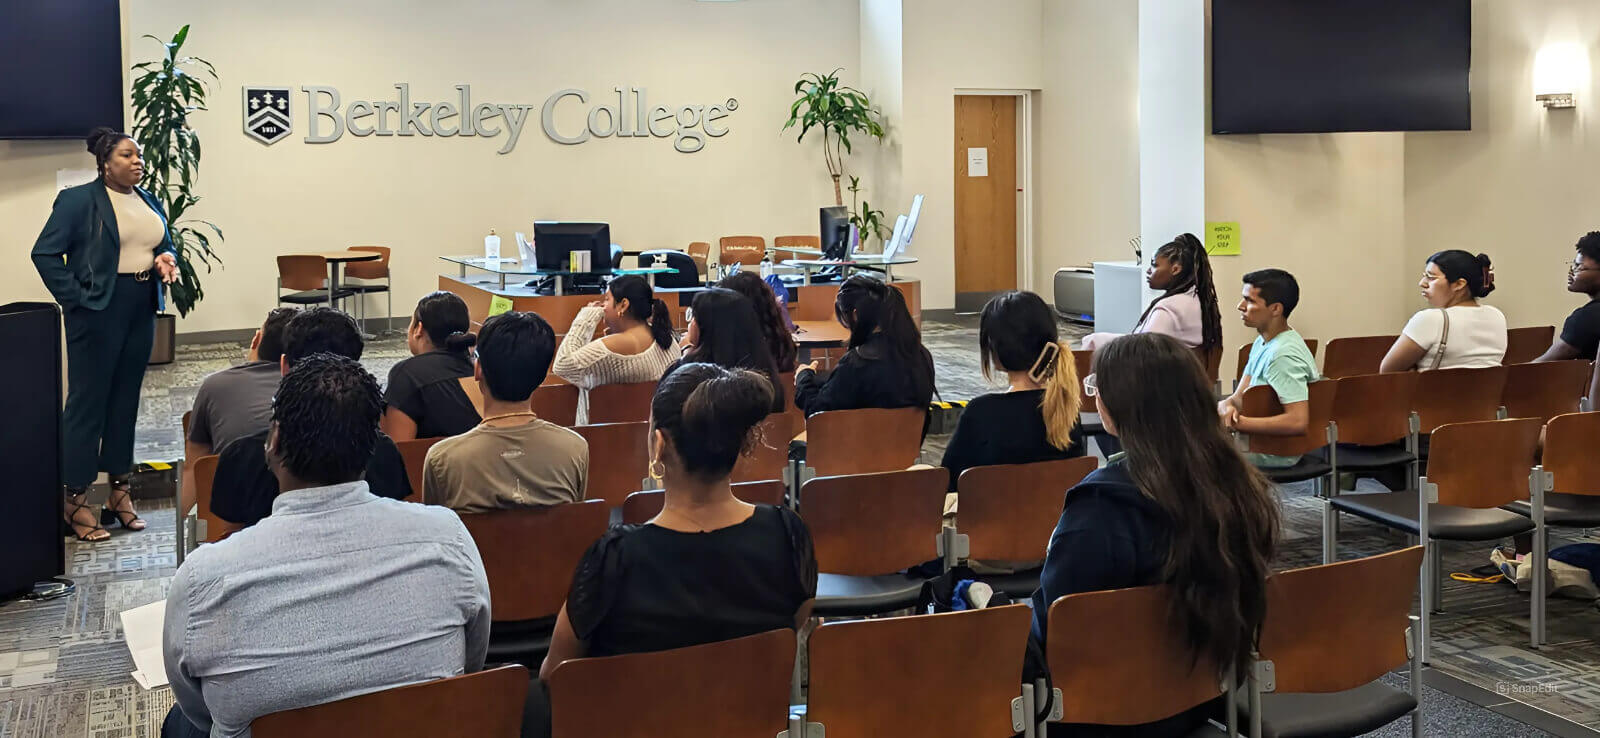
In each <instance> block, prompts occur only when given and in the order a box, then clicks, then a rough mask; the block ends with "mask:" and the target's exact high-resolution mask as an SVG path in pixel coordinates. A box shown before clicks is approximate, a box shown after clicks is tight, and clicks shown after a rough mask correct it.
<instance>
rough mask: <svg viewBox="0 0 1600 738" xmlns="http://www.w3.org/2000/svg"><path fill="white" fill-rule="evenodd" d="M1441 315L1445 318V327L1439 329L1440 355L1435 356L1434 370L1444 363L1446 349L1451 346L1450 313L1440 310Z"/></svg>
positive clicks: (1443, 309)
mask: <svg viewBox="0 0 1600 738" xmlns="http://www.w3.org/2000/svg"><path fill="white" fill-rule="evenodd" d="M1439 314H1440V315H1441V316H1443V317H1444V325H1443V326H1442V327H1440V329H1439V353H1437V354H1434V356H1433V367H1432V368H1433V369H1438V368H1439V364H1440V363H1442V362H1443V361H1444V350H1445V347H1446V346H1448V345H1450V311H1449V310H1448V309H1446V308H1439Z"/></svg>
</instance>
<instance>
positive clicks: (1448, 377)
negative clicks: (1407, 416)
mask: <svg viewBox="0 0 1600 738" xmlns="http://www.w3.org/2000/svg"><path fill="white" fill-rule="evenodd" d="M1505 386H1506V368H1505V367H1503V366H1491V367H1484V368H1482V369H1438V370H1434V371H1426V372H1417V392H1416V394H1415V395H1413V396H1412V400H1411V409H1412V411H1414V412H1416V414H1417V423H1418V424H1417V428H1418V430H1419V435H1418V437H1417V458H1418V459H1419V461H1418V472H1417V474H1415V475H1413V476H1420V475H1421V470H1422V469H1423V468H1425V467H1423V466H1422V463H1423V462H1426V461H1427V460H1428V455H1429V448H1430V441H1429V435H1430V434H1431V433H1433V429H1434V428H1438V427H1439V426H1441V425H1446V424H1448V423H1472V422H1476V421H1479V420H1494V419H1496V418H1499V417H1500V398H1501V396H1502V394H1503V393H1504V392H1505Z"/></svg>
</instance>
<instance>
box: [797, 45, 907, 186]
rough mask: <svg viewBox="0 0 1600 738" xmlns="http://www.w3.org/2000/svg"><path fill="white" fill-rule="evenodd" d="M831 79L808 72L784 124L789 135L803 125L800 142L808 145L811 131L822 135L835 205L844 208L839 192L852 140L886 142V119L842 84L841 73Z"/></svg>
mask: <svg viewBox="0 0 1600 738" xmlns="http://www.w3.org/2000/svg"><path fill="white" fill-rule="evenodd" d="M841 69H842V68H841ZM841 69H835V70H833V72H831V73H829V74H827V75H821V74H817V73H815V72H806V73H805V74H802V75H800V80H799V81H798V82H795V83H794V92H795V94H796V95H799V97H798V98H796V99H795V101H794V103H793V104H791V105H790V106H789V121H788V122H787V123H784V124H783V130H785V131H787V130H789V129H790V128H792V127H794V125H795V124H799V125H800V135H799V137H797V138H795V141H796V142H799V141H804V140H805V138H806V134H807V133H810V132H811V129H813V128H817V129H821V131H822V154H823V156H824V157H825V158H826V159H827V162H828V176H829V177H831V178H832V179H833V204H835V205H843V204H844V193H843V192H841V191H840V189H839V178H840V177H843V176H844V155H845V154H848V153H851V146H850V136H851V135H852V134H865V135H868V136H871V137H873V138H875V139H878V140H882V139H883V123H882V122H881V119H882V117H883V116H882V115H880V114H879V113H878V112H877V111H875V110H873V109H872V101H870V100H868V99H867V96H866V94H865V93H863V92H861V91H860V90H857V89H855V88H854V87H849V86H845V85H841V84H839V72H840V71H841Z"/></svg>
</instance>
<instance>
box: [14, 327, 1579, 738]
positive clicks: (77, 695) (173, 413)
mask: <svg viewBox="0 0 1600 738" xmlns="http://www.w3.org/2000/svg"><path fill="white" fill-rule="evenodd" d="M1064 330H1065V332H1066V333H1067V335H1071V336H1079V335H1082V334H1083V333H1085V332H1086V331H1084V330H1083V329H1081V328H1078V327H1075V326H1072V327H1065V328H1064ZM976 333H977V331H976V324H975V321H974V320H973V319H972V318H970V317H965V316H963V317H958V318H954V319H947V320H946V322H940V321H936V320H932V319H930V320H928V321H927V323H926V325H925V330H924V340H925V342H926V344H927V345H928V347H929V349H930V350H931V351H932V352H933V354H934V357H935V362H936V365H937V372H938V379H939V382H938V383H939V389H940V393H941V396H942V397H943V398H944V399H947V400H948V399H967V398H970V397H972V396H975V395H977V394H981V393H982V392H986V391H992V390H993V388H992V387H989V386H988V385H986V384H984V382H983V380H982V378H981V376H980V375H979V373H978V372H977V370H976V366H977V348H976ZM242 355H243V354H242V348H241V346H240V345H238V344H210V345H203V346H181V347H180V348H179V358H178V361H177V362H175V363H173V364H171V365H168V366H164V367H152V368H151V370H150V371H149V373H148V374H147V376H146V380H145V393H144V397H143V404H142V405H141V410H140V426H139V434H138V453H137V457H138V458H139V459H142V460H170V459H177V458H179V457H180V456H181V455H182V439H181V435H180V430H179V419H180V417H181V416H182V414H183V412H184V411H185V410H187V409H189V407H190V405H191V403H192V402H193V398H194V393H195V390H196V388H197V386H198V385H199V382H200V379H201V378H202V377H204V376H205V375H206V374H209V373H210V372H212V371H215V370H217V369H220V368H223V367H226V366H229V365H231V364H233V363H236V362H237V361H239V360H240V359H241V358H242ZM404 356H405V345H404V341H403V340H400V339H398V338H393V337H391V338H387V339H384V340H380V341H374V342H373V343H371V344H369V345H368V348H367V351H366V354H365V356H364V361H365V363H366V364H367V366H368V367H369V369H371V370H372V371H373V372H374V373H375V374H376V375H377V376H378V377H379V378H380V379H382V378H384V377H386V376H387V373H388V369H389V367H390V366H392V365H393V364H394V362H396V361H398V360H399V359H401V358H403V357H404ZM947 440H948V437H947V436H933V437H930V438H929V439H928V443H927V444H926V446H925V447H924V459H925V460H928V461H934V462H936V461H937V459H938V458H939V456H940V454H941V453H942V451H943V445H944V443H945V442H946V441H947ZM1282 492H1283V498H1282V501H1283V508H1284V511H1285V515H1284V545H1283V548H1282V551H1281V553H1280V557H1279V560H1278V562H1277V566H1278V568H1293V567H1298V566H1305V565H1310V564H1315V563H1319V562H1320V551H1321V549H1320V543H1319V540H1320V535H1321V524H1320V507H1319V504H1318V502H1317V501H1316V499H1315V498H1314V497H1312V496H1311V495H1310V491H1309V488H1308V487H1307V486H1305V485H1295V486H1290V487H1286V488H1284V489H1283V490H1282ZM141 510H142V512H143V514H144V516H145V518H146V520H148V521H149V523H150V528H149V529H148V530H147V531H145V532H143V533H129V532H125V531H122V530H121V529H114V530H113V533H112V538H111V539H110V540H109V541H106V542H102V543H96V544H87V543H78V542H76V541H68V543H67V546H68V561H69V563H68V567H69V573H68V576H70V577H71V578H73V579H74V580H75V581H76V582H77V585H78V591H77V594H75V595H73V596H71V597H67V598H62V599H59V600H53V601H48V602H12V603H9V604H5V605H3V606H0V738H10V737H12V736H15V737H16V738H153V737H154V736H156V735H158V734H159V726H160V722H161V719H162V718H163V717H164V715H165V714H166V711H167V709H168V707H169V706H170V705H171V703H172V696H171V690H170V689H168V688H164V687H163V688H159V689H156V690H151V691H148V692H146V691H144V690H142V689H140V688H139V687H138V686H137V685H135V684H134V682H133V680H132V679H131V678H130V677H129V673H130V672H131V671H132V670H133V665H132V661H131V658H130V656H129V654H128V650H127V647H126V646H125V645H124V644H123V642H122V632H121V623H120V622H119V620H118V617H117V615H118V613H119V612H121V611H123V610H127V609H130V608H132V607H136V606H139V605H143V604H146V603H149V602H153V601H156V600H159V599H161V598H163V597H164V596H165V593H166V588H167V583H168V581H169V580H170V578H171V576H172V573H173V570H174V567H175V566H176V561H177V557H176V551H175V549H174V546H175V536H174V532H175V521H174V517H175V511H174V510H173V507H172V504H171V502H170V501H167V502H164V503H163V501H160V500H147V501H144V502H143V503H142V504H141ZM1593 533H1594V531H1577V532H1575V534H1571V533H1569V534H1558V535H1555V536H1552V538H1553V544H1552V545H1559V544H1560V543H1565V542H1570V541H1574V540H1600V539H1597V538H1595V537H1594V536H1593ZM1340 541H1341V546H1340V555H1341V557H1342V558H1354V557H1357V556H1361V555H1367V554H1373V553H1379V552H1382V551H1388V550H1393V549H1395V548H1398V547H1401V546H1403V545H1405V541H1404V540H1403V538H1402V537H1401V536H1399V535H1397V534H1392V533H1390V532H1388V531H1386V530H1383V529H1380V528H1378V527H1377V526H1374V525H1371V524H1367V523H1365V522H1362V521H1357V520H1351V519H1348V518H1346V520H1345V522H1344V524H1343V525H1342V527H1341V535H1340ZM1487 556H1488V547H1486V546H1481V545H1470V546H1468V545H1452V544H1446V546H1445V569H1446V571H1466V570H1468V569H1471V568H1473V567H1476V566H1478V565H1480V564H1482V563H1486V562H1487ZM1444 605H1445V607H1446V610H1447V613H1446V614H1444V615H1442V616H1438V617H1437V618H1436V620H1435V621H1434V627H1435V630H1434V661H1435V663H1434V668H1435V669H1437V670H1438V671H1440V672H1442V673H1445V674H1448V675H1451V676H1454V677H1457V678H1459V679H1461V680H1464V681H1466V682H1468V683H1471V684H1473V685H1476V686H1479V687H1482V688H1484V689H1486V690H1489V691H1490V692H1495V693H1497V694H1501V695H1505V701H1515V702H1520V703H1523V704H1526V705H1528V706H1530V707H1533V708H1537V709H1539V710H1543V711H1545V712H1548V713H1551V714H1553V715H1556V716H1560V717H1562V718H1565V719H1566V720H1570V721H1572V722H1573V723H1578V724H1585V725H1588V726H1589V727H1591V728H1596V729H1600V611H1597V610H1596V608H1595V605H1594V604H1593V603H1588V602H1576V601H1572V600H1560V599H1552V600H1551V601H1550V608H1549V613H1550V616H1549V619H1550V628H1551V645H1550V646H1548V647H1547V648H1545V649H1543V650H1537V651H1536V650H1533V649H1530V648H1529V647H1528V645H1527V618H1528V613H1527V610H1528V600H1527V597H1526V596H1525V595H1519V594H1517V593H1516V592H1514V591H1513V590H1512V589H1511V588H1510V587H1509V586H1507V585H1489V584H1468V583H1462V582H1455V581H1450V580H1446V581H1445V583H1444ZM1391 681H1398V680H1397V679H1396V678H1394V677H1391ZM1425 692H1426V694H1425V699H1424V704H1425V705H1426V707H1427V709H1428V710H1429V711H1430V712H1431V713H1432V717H1430V722H1429V729H1428V731H1427V734H1428V735H1439V736H1461V735H1495V736H1513V735H1515V736H1540V735H1547V733H1545V732H1543V731H1541V730H1538V729H1535V728H1533V727H1531V726H1528V725H1525V724H1523V723H1520V722H1517V721H1515V720H1512V719H1510V718H1508V717H1505V716H1504V715H1501V714H1497V713H1496V712H1491V711H1489V710H1485V709H1483V708H1480V707H1477V706H1476V705H1473V704H1471V703H1468V702H1465V701H1463V700H1460V699H1456V698H1454V697H1450V696H1449V695H1446V694H1443V693H1439V692H1436V691H1434V690H1432V689H1425ZM1497 709H1499V708H1497ZM1500 711H1501V712H1504V710H1500ZM1374 735H1384V736H1402V735H1409V727H1408V725H1407V721H1405V720H1401V721H1399V722H1397V723H1395V724H1393V725H1390V726H1387V727H1386V728H1384V729H1382V730H1380V731H1378V732H1377V733H1375V734H1374Z"/></svg>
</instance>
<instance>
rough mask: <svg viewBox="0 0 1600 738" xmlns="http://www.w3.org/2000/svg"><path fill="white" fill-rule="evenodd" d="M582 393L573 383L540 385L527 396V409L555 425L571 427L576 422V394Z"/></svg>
mask: <svg viewBox="0 0 1600 738" xmlns="http://www.w3.org/2000/svg"><path fill="white" fill-rule="evenodd" d="M551 376H554V375H551ZM582 393H583V390H581V389H578V385H575V384H545V385H540V386H539V388H538V389H535V390H534V391H533V396H532V397H530V398H528V409H529V410H532V411H533V414H534V415H537V416H539V417H541V418H544V419H545V420H548V421H550V422H552V423H555V424H556V425H559V426H564V427H567V428H571V427H572V426H575V425H577V424H578V396H579V395H581V394H582Z"/></svg>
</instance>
